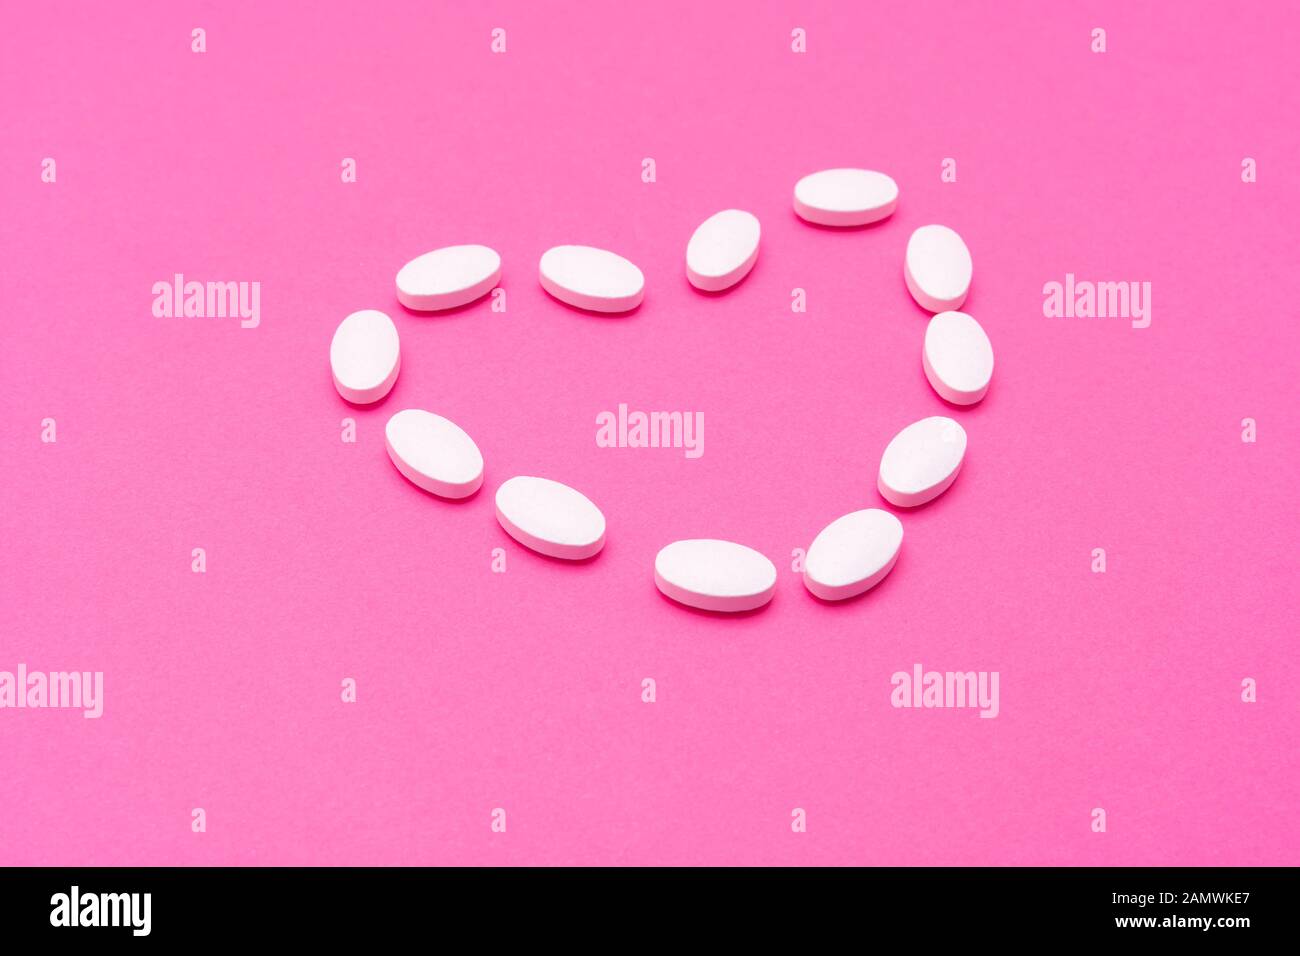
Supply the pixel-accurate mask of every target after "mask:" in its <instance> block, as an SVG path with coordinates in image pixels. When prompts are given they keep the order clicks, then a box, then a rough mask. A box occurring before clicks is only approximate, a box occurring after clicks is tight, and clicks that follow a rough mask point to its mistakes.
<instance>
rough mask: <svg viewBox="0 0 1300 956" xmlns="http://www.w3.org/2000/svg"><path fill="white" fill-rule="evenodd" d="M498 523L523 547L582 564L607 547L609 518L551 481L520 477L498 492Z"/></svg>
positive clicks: (585, 498) (504, 485)
mask: <svg viewBox="0 0 1300 956" xmlns="http://www.w3.org/2000/svg"><path fill="white" fill-rule="evenodd" d="M497 520H498V521H500V522H501V527H503V528H505V529H506V532H507V533H508V534H509V535H510V537H512V538H514V539H515V540H516V541H518V542H519V543H520V544H522V545H525V546H526V547H529V548H532V549H533V550H534V551H538V552H540V553H542V554H548V555H550V556H551V557H553V558H567V559H569V560H570V561H580V560H582V559H583V558H589V557H591V556H592V555H593V554H595V553H597V552H598V551H599V550H600V549H601V548H603V547H604V546H605V516H604V515H603V514H601V513H600V509H599V508H597V507H596V506H595V505H594V504H592V503H591V499H589V498H588V497H587V496H586V495H584V494H583V493H582V492H580V491H577V490H575V489H573V488H570V487H569V486H568V485H562V484H560V483H559V482H558V481H551V480H550V479H549V478H530V477H527V476H524V475H516V476H515V477H514V478H510V479H508V480H506V481H505V482H503V483H502V484H501V487H500V488H498V489H497Z"/></svg>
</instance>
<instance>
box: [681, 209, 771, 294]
mask: <svg viewBox="0 0 1300 956" xmlns="http://www.w3.org/2000/svg"><path fill="white" fill-rule="evenodd" d="M760 232H761V230H760V228H759V225H758V217H757V216H755V215H754V214H753V213H748V212H745V211H744V210H742V209H724V210H722V212H718V213H714V214H713V215H712V216H710V217H709V218H708V219H706V220H704V222H702V223H700V225H699V227H698V228H697V229H696V230H695V232H694V233H692V234H691V239H690V242H688V243H687V244H686V277H687V278H688V279H690V280H691V285H693V286H695V288H697V289H703V290H704V291H705V292H721V291H722V290H723V289H729V288H731V287H732V286H733V285H735V284H736V283H737V282H739V281H740V280H741V279H743V278H745V276H747V275H749V270H750V269H752V268H754V263H755V262H757V261H758V238H759V233H760Z"/></svg>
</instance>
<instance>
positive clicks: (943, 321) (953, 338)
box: [921, 312, 993, 405]
mask: <svg viewBox="0 0 1300 956" xmlns="http://www.w3.org/2000/svg"><path fill="white" fill-rule="evenodd" d="M921 366H922V367H923V368H924V369H925V377H926V378H928V379H929V380H930V384H931V385H932V386H933V387H934V390H935V391H936V392H938V393H939V397H940V398H942V399H945V400H947V401H949V402H952V403H953V404H954V405H974V404H975V403H976V402H978V401H979V400H980V399H981V398H983V397H984V393H985V392H987V391H988V390H989V380H990V379H991V378H992V377H993V345H992V343H990V342H989V337H988V336H987V335H986V334H985V333H984V329H982V328H981V327H980V324H979V323H978V322H976V321H975V319H974V318H972V317H971V316H969V315H967V314H966V313H965V312H940V313H939V314H938V315H936V316H935V317H934V318H932V319H931V320H930V324H929V325H927V326H926V327H925V345H924V347H923V348H922V349H921Z"/></svg>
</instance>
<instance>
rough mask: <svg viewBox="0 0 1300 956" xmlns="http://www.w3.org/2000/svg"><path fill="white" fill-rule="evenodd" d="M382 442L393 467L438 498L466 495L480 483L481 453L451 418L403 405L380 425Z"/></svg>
mask: <svg viewBox="0 0 1300 956" xmlns="http://www.w3.org/2000/svg"><path fill="white" fill-rule="evenodd" d="M384 444H385V446H386V447H387V448H388V457H389V458H391V459H392V460H393V464H394V465H396V466H397V470H398V471H400V472H401V473H402V474H403V475H405V476H406V478H407V479H409V480H410V481H411V482H412V483H413V484H415V485H417V486H418V487H420V488H423V489H424V490H425V491H428V492H431V493H433V494H435V495H438V496H439V497H442V498H467V497H469V496H470V495H472V494H473V493H474V492H476V491H478V489H479V486H480V485H481V484H483V455H482V454H481V453H480V452H479V450H478V446H477V445H475V444H474V439H472V438H470V437H469V435H467V434H465V431H464V430H463V429H462V428H461V427H460V426H459V425H457V424H456V423H455V422H451V421H448V420H447V419H445V418H443V417H442V416H441V415H435V414H433V412H426V411H424V410H423V409H420V408H404V409H402V410H401V411H400V412H398V413H397V414H396V415H394V416H393V417H392V418H390V419H389V420H388V424H387V425H385V426H384Z"/></svg>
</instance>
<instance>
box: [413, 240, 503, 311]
mask: <svg viewBox="0 0 1300 956" xmlns="http://www.w3.org/2000/svg"><path fill="white" fill-rule="evenodd" d="M500 279H501V256H499V255H498V254H497V252H496V250H495V249H489V248H488V247H487V246H475V245H469V246H446V247H444V248H442V249H434V250H433V252H426V253H425V254H424V255H422V256H416V257H415V258H414V259H412V260H411V261H410V262H408V263H407V264H406V265H404V266H402V268H400V269H398V270H397V301H398V302H400V303H402V305H404V306H406V307H407V308H408V309H415V310H417V311H419V312H437V311H438V310H440V309H454V308H456V307H457V306H460V305H465V304H467V303H469V302H473V301H474V300H475V299H477V298H479V297H480V296H485V295H487V294H488V293H489V292H491V291H492V290H493V289H494V288H495V287H496V284H497V282H498V281H499V280H500Z"/></svg>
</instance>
